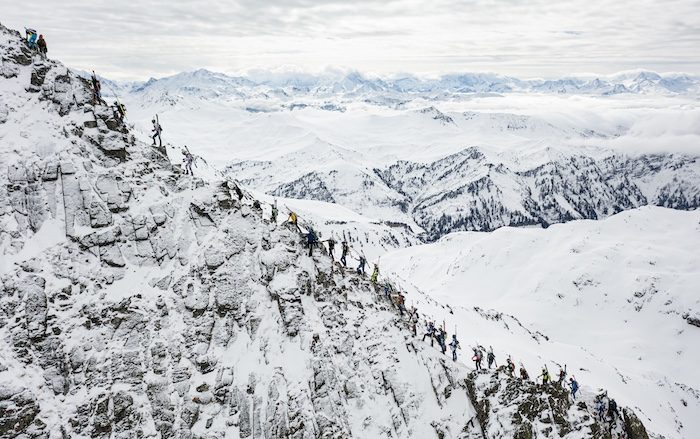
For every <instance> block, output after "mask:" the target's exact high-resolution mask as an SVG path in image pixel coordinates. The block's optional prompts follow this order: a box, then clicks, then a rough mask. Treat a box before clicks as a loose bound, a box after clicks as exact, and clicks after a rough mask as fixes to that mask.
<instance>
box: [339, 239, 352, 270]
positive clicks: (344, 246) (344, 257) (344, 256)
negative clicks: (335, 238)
mask: <svg viewBox="0 0 700 439" xmlns="http://www.w3.org/2000/svg"><path fill="white" fill-rule="evenodd" d="M341 246H342V249H343V254H342V255H341V256H340V262H342V263H343V267H345V268H347V266H348V260H347V257H348V252H349V251H350V247H348V243H347V241H345V240H343V242H342V243H341Z"/></svg>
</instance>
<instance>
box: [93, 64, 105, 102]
mask: <svg viewBox="0 0 700 439" xmlns="http://www.w3.org/2000/svg"><path fill="white" fill-rule="evenodd" d="M90 80H91V82H92V103H93V105H97V104H99V103H101V102H104V101H103V100H102V84H100V81H99V80H98V79H97V75H95V71H94V70H93V71H92V77H91V78H90Z"/></svg>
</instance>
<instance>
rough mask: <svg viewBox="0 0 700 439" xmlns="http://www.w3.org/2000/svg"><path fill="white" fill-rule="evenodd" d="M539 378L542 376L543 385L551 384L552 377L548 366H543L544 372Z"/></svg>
mask: <svg viewBox="0 0 700 439" xmlns="http://www.w3.org/2000/svg"><path fill="white" fill-rule="evenodd" d="M538 378H542V385H543V386H545V385H547V384H549V381H550V377H549V371H548V370H547V366H544V367H543V368H542V373H541V374H540V375H539V376H538Z"/></svg>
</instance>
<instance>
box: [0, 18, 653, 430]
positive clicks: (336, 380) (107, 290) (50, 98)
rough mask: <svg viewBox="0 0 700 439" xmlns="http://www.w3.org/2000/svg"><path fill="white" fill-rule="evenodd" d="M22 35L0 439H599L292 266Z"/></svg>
mask: <svg viewBox="0 0 700 439" xmlns="http://www.w3.org/2000/svg"><path fill="white" fill-rule="evenodd" d="M21 40H22V39H21V36H20V35H19V34H18V33H16V32H12V31H9V30H7V29H5V28H4V27H2V26H0V56H1V57H2V60H3V65H2V71H1V72H0V74H1V76H2V79H1V80H0V96H1V97H2V101H1V102H2V105H3V112H2V114H3V118H2V120H0V140H1V141H2V142H1V143H0V159H1V160H0V163H2V165H1V167H0V209H1V210H0V224H1V225H2V227H1V228H0V255H1V256H2V259H1V260H2V265H1V266H0V281H1V288H0V437H2V438H3V439H4V438H21V439H29V438H40V439H53V438H68V437H69V438H76V439H79V438H88V437H90V438H104V439H107V438H120V439H126V438H163V439H164V438H192V439H194V438H270V439H272V438H275V439H278V438H279V439H281V438H294V439H310V438H350V437H361V438H386V437H396V438H413V437H420V438H430V437H438V438H457V437H459V438H478V437H484V436H485V435H486V432H489V433H488V434H489V437H490V436H495V437H513V436H515V435H516V434H517V435H520V434H528V435H530V436H532V435H538V436H545V437H553V436H554V435H556V436H557V437H567V438H584V437H590V436H593V437H605V434H604V432H605V431H607V428H608V426H607V425H606V424H603V423H601V422H600V421H599V420H596V419H594V418H593V417H591V416H590V410H591V409H590V404H591V403H592V399H593V395H594V394H593V392H591V391H590V390H585V391H584V392H582V397H583V400H584V401H586V403H587V404H588V405H586V404H573V403H572V402H571V401H570V400H569V399H568V398H567V396H566V394H565V392H562V391H561V390H560V389H557V388H556V387H554V386H549V387H542V386H536V385H533V384H531V383H530V384H528V383H520V382H519V381H518V380H516V379H513V378H510V377H507V376H506V375H505V374H504V373H502V372H500V373H499V372H482V373H474V372H472V371H471V370H470V369H468V367H467V366H466V365H465V364H464V363H462V362H455V363H452V362H449V361H447V360H446V357H444V356H443V355H441V354H440V353H439V352H438V351H436V350H434V349H432V348H430V347H429V346H428V345H427V344H424V343H421V342H419V341H418V339H417V338H416V337H414V336H413V335H412V334H411V331H410V325H409V324H408V322H407V321H406V320H405V319H402V318H400V316H399V314H398V313H397V310H396V308H395V307H394V306H393V305H392V304H391V302H390V301H388V300H387V299H386V298H384V297H383V296H382V295H381V294H379V293H380V292H377V291H375V289H374V288H373V287H372V286H371V284H370V283H369V282H368V280H367V279H366V278H365V277H361V276H359V275H358V274H356V273H354V272H352V271H349V272H345V273H343V272H342V271H341V270H340V267H338V266H337V265H333V264H331V261H330V258H329V257H328V256H327V255H325V254H323V253H322V252H319V251H317V252H316V254H315V255H314V256H313V257H309V256H306V255H305V253H306V250H305V249H304V248H303V247H302V246H301V245H300V238H299V236H298V234H297V233H296V232H295V231H292V230H291V229H289V228H287V227H285V226H283V225H278V224H271V223H269V222H268V221H267V215H266V212H265V209H263V208H262V206H261V205H260V202H259V200H256V199H255V198H254V197H252V196H251V195H249V193H247V192H246V191H245V190H243V189H242V188H241V187H239V186H238V185H237V184H236V183H235V182H233V181H231V180H227V179H220V178H216V175H210V176H209V177H208V178H204V179H202V178H193V177H192V176H187V175H184V174H183V173H182V172H181V170H180V167H179V165H177V164H173V162H171V161H170V160H169V159H168V156H166V155H165V154H164V152H167V153H168V154H170V153H172V152H173V151H172V149H165V150H161V149H155V148H152V147H150V146H149V145H148V144H144V143H142V142H140V141H139V140H137V137H138V136H134V135H132V133H131V132H130V131H129V130H128V129H127V128H126V127H124V126H123V125H122V124H120V123H119V122H118V121H117V120H115V118H114V115H113V114H112V112H111V111H110V110H108V109H106V108H104V107H102V106H96V107H95V106H93V105H91V104H90V102H89V100H90V96H89V95H90V93H89V89H88V85H87V84H86V82H85V81H84V80H83V79H81V78H80V77H79V76H78V75H76V74H75V73H73V72H71V71H69V70H67V69H66V68H65V67H64V66H63V65H61V64H60V63H58V62H55V61H41V60H39V59H38V58H33V57H32V55H31V54H30V53H29V52H28V50H27V49H26V48H25V47H24V45H23V43H22V42H21ZM172 159H173V160H174V159H175V157H173V158H172ZM299 207H300V209H304V206H303V205H300V206H299ZM306 209H307V210H308V211H309V212H310V215H313V214H314V213H316V214H318V212H320V209H321V208H320V207H319V206H315V207H314V206H312V207H307V208H306ZM330 213H331V214H332V215H330V216H331V218H332V217H333V216H336V217H342V218H345V217H348V216H350V214H349V213H347V212H335V213H334V212H330ZM360 222H362V221H361V219H360V218H358V223H360ZM481 320H482V321H483V322H484V324H485V325H486V326H487V327H492V328H493V329H494V330H495V331H498V330H502V328H500V323H498V322H493V321H492V319H489V318H488V316H485V317H482V318H481ZM514 331H515V332H517V333H520V334H524V333H527V330H525V329H524V328H515V329H514ZM493 386H495V387H498V388H499V389H502V390H500V391H499V392H498V395H499V396H498V398H497V399H496V398H495V397H494V393H493V392H489V391H488V389H489V388H490V387H493ZM506 388H507V389H510V390H507V391H506V390H503V389H506ZM499 412H501V413H506V412H507V413H509V416H508V417H507V418H505V417H504V416H503V415H502V414H498V413H499ZM470 420H471V421H472V422H471V423H470V422H469V421H470ZM619 421H620V422H618V424H617V425H616V426H615V427H614V428H613V430H614V431H616V432H619V431H622V430H623V429H624V430H625V431H627V433H628V435H629V437H630V438H633V439H636V438H646V437H647V435H646V432H645V430H644V427H643V426H641V425H640V424H639V422H638V421H637V418H636V417H635V416H634V414H633V412H632V411H631V410H626V411H624V412H623V413H622V414H621V417H620V418H619Z"/></svg>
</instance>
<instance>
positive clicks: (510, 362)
mask: <svg viewBox="0 0 700 439" xmlns="http://www.w3.org/2000/svg"><path fill="white" fill-rule="evenodd" d="M506 370H507V371H508V375H510V376H513V374H514V373H515V363H513V360H511V359H510V355H509V356H508V359H507V360H506Z"/></svg>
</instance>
